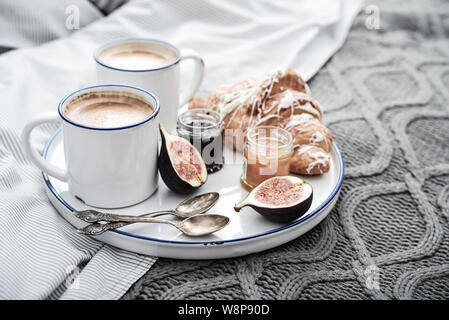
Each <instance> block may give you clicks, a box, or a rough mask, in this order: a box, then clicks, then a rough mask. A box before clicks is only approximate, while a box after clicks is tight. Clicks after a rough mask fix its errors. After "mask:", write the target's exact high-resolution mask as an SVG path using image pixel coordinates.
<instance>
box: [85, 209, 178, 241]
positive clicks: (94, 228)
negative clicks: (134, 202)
mask: <svg viewBox="0 0 449 320" xmlns="http://www.w3.org/2000/svg"><path fill="white" fill-rule="evenodd" d="M170 213H171V211H157V212H153V213H148V214H142V215H140V216H139V217H149V218H151V217H158V216H163V215H166V214H170ZM129 224H132V222H123V221H119V222H108V223H99V222H95V223H92V224H89V225H88V226H85V227H84V228H81V229H77V231H78V232H80V233H83V234H87V235H91V236H97V235H100V234H102V233H104V232H106V231H108V230H112V229H118V228H121V227H124V226H127V225H129Z"/></svg>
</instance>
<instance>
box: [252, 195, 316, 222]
mask: <svg viewBox="0 0 449 320" xmlns="http://www.w3.org/2000/svg"><path fill="white" fill-rule="evenodd" d="M312 200H313V191H312V192H311V193H310V196H309V197H308V198H307V199H305V200H304V201H302V202H300V203H297V204H294V205H293V206H291V207H284V208H269V207H258V206H255V205H252V204H247V206H248V207H251V208H253V209H254V210H256V211H257V212H258V213H259V214H261V215H262V216H264V217H265V218H267V219H268V220H270V221H273V222H279V223H286V222H290V221H293V220H296V219H298V218H299V217H301V216H302V215H303V214H304V213H306V212H307V210H309V209H310V206H311V205H312Z"/></svg>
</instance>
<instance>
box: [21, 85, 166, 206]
mask: <svg viewBox="0 0 449 320" xmlns="http://www.w3.org/2000/svg"><path fill="white" fill-rule="evenodd" d="M102 91H108V92H111V91H112V92H114V93H116V92H117V93H118V94H125V95H126V94H131V95H133V96H138V97H139V98H140V99H142V100H143V101H145V102H147V103H149V104H150V105H151V106H152V107H153V113H152V114H151V115H150V116H149V117H148V118H146V119H144V120H143V121H141V122H138V123H136V124H132V125H127V126H123V127H113V128H96V127H89V126H86V125H83V124H79V123H76V122H74V121H72V120H71V119H69V118H68V117H67V116H66V115H65V114H64V111H65V109H66V107H67V105H68V104H69V103H70V102H71V101H73V100H74V99H77V98H78V97H80V96H81V95H83V94H89V93H91V92H102ZM159 109H160V107H159V101H158V99H157V98H156V96H155V95H153V94H152V93H150V92H149V91H147V90H144V89H141V88H136V87H131V86H126V85H99V86H93V87H88V88H84V89H80V90H78V91H75V92H73V93H71V94H69V95H67V96H66V97H65V98H64V99H62V100H61V102H60V103H59V106H58V114H57V115H55V114H43V115H40V116H38V117H37V118H36V119H34V120H33V121H31V122H30V123H28V124H27V125H26V126H25V128H24V129H23V131H22V142H23V145H24V147H25V150H26V151H27V153H28V154H29V155H30V158H31V160H32V161H33V162H34V164H35V165H36V166H37V167H39V168H40V169H41V170H42V171H44V172H45V173H47V174H48V175H50V176H53V177H55V178H56V179H59V180H61V181H66V182H68V185H69V191H70V193H71V194H72V195H73V196H75V197H77V198H79V199H80V200H82V201H83V202H85V203H86V204H88V205H91V206H95V207H101V208H120V207H125V206H130V205H133V204H136V203H139V202H141V201H143V200H145V199H146V198H148V197H149V196H150V195H152V194H153V192H154V191H155V190H156V189H157V183H158V171H157V157H158V122H159V121H158V119H157V118H158V114H159ZM55 121H56V122H61V123H62V134H63V143H64V155H65V161H66V168H59V167H57V166H55V165H53V164H51V163H49V162H48V161H47V160H45V159H43V158H42V157H41V155H40V154H39V153H38V151H37V150H36V149H35V148H33V147H32V146H31V142H30V136H31V133H32V131H33V129H34V128H35V127H37V126H38V125H40V124H43V123H47V122H55Z"/></svg>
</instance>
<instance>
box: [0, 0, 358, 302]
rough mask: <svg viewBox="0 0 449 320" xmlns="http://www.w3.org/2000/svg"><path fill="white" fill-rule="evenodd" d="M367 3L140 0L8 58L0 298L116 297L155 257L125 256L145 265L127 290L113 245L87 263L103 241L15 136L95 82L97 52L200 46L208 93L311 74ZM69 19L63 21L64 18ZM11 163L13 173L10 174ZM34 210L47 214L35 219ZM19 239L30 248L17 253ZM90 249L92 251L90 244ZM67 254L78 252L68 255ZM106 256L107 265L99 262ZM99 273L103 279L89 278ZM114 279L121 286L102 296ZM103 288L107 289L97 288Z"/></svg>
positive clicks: (2, 119) (0, 130) (1, 116)
mask: <svg viewBox="0 0 449 320" xmlns="http://www.w3.org/2000/svg"><path fill="white" fill-rule="evenodd" d="M361 3H362V1H361V0H300V1H298V0H285V1H272V0H260V1H238V0H232V1H231V0H229V1H206V0H196V1H181V0H169V1H162V0H155V1H144V0H135V1H131V2H130V3H128V4H126V5H124V6H123V7H121V8H119V9H118V10H117V11H115V12H114V13H112V14H111V15H109V16H108V17H105V18H102V19H99V20H97V21H96V22H93V23H91V24H89V25H87V26H86V27H84V28H82V29H80V30H78V31H76V32H73V33H71V34H70V35H68V36H66V37H64V38H61V39H58V40H54V41H51V42H48V43H45V44H43V45H40V46H36V47H28V48H23V49H18V50H13V51H10V52H7V53H5V54H2V55H0V189H2V191H4V190H6V192H0V220H1V221H0V222H1V223H0V235H2V234H8V236H7V237H6V236H5V237H2V238H1V242H2V245H1V246H0V278H1V279H7V280H8V281H5V282H2V284H1V285H0V297H1V298H21V297H27V298H45V297H48V296H51V292H53V291H55V290H62V291H64V290H66V289H67V290H66V292H65V293H62V292H61V293H60V294H59V295H61V294H63V296H64V297H69V298H80V297H88V298H91V299H95V298H105V297H107V298H118V297H120V295H121V294H123V293H124V292H125V291H126V289H127V288H128V287H129V286H130V284H131V283H132V282H133V281H135V280H136V279H138V277H139V276H141V275H142V274H143V272H145V271H146V270H148V269H149V268H150V267H151V265H152V262H153V261H154V260H151V259H148V260H145V258H141V257H139V256H138V255H135V256H132V257H124V258H123V259H125V260H126V259H129V260H127V261H128V264H129V261H134V262H135V261H141V262H142V263H139V265H140V268H136V270H134V271H130V270H121V272H122V274H123V273H124V272H125V271H126V272H128V273H127V276H123V277H122V278H121V279H122V280H121V281H122V282H123V285H121V286H120V285H117V283H116V281H117V275H121V273H120V272H118V273H116V274H115V277H114V278H112V279H111V278H110V274H111V270H110V269H108V272H105V271H104V270H103V269H104V268H102V265H104V264H105V261H107V259H108V257H109V258H110V259H115V258H114V254H113V252H114V250H115V249H114V248H110V247H107V250H106V249H103V250H102V251H101V257H102V258H101V259H100V258H98V259H92V260H91V261H90V262H87V261H89V260H90V259H91V258H92V257H96V254H97V252H99V250H101V249H100V248H101V246H98V245H96V244H95V243H94V242H92V241H93V240H90V239H89V240H87V239H84V238H81V237H82V236H80V235H76V233H75V231H74V230H73V229H72V228H71V227H70V226H69V225H68V224H67V223H66V222H65V221H64V220H63V219H61V218H60V217H59V216H58V215H57V212H56V211H55V209H54V208H53V207H52V206H51V204H50V203H49V201H48V200H46V197H45V194H44V190H43V187H41V186H40V184H39V183H38V182H39V179H40V176H39V171H38V169H36V168H34V167H33V166H32V165H31V164H30V163H29V162H28V161H26V159H25V160H24V156H23V153H21V151H20V150H19V149H20V147H19V146H18V139H17V137H18V135H19V133H20V130H21V129H22V128H23V126H24V125H25V123H27V122H28V121H29V120H30V119H31V118H33V117H34V116H35V115H36V114H37V113H41V112H44V111H51V112H55V113H56V108H57V104H58V102H59V100H60V99H61V98H62V97H63V96H65V95H66V94H68V93H70V92H72V91H74V90H76V89H79V88H81V87H84V86H87V85H91V84H96V83H97V81H96V78H95V64H94V61H93V58H92V52H93V51H94V49H95V48H96V47H97V46H98V45H99V44H101V43H102V42H104V41H107V40H111V39H114V38H118V37H150V38H158V39H163V40H166V41H169V42H171V43H173V44H175V45H176V46H178V47H180V48H184V47H189V48H192V49H194V50H196V51H197V52H198V53H199V54H200V55H201V56H202V57H203V58H204V61H205V65H206V73H205V78H204V83H203V85H202V88H201V90H205V91H209V90H212V89H213V88H214V87H216V86H218V85H222V84H225V83H230V82H233V81H235V80H238V79H239V78H244V77H247V76H257V75H263V74H265V73H267V72H270V71H272V70H273V69H276V68H278V67H287V66H288V67H291V68H293V69H295V70H297V71H298V72H299V73H300V74H302V76H303V77H304V78H305V79H310V78H311V77H312V76H313V75H314V74H315V73H316V72H318V70H319V69H320V68H321V67H322V66H323V64H324V63H325V62H326V61H327V60H328V59H329V58H330V57H331V56H332V54H334V53H335V51H336V50H338V48H339V47H340V46H341V45H342V44H343V42H344V39H345V37H346V35H347V32H348V30H349V28H350V26H351V23H352V20H353V18H354V17H355V15H356V14H357V12H358V11H359V9H360V6H361ZM58 19H61V17H59V18H58ZM64 20H65V17H64V19H62V22H61V23H63V21H64ZM0 33H2V31H0ZM182 71H183V72H184V74H183V76H182V82H185V81H188V79H189V74H188V72H189V66H188V65H186V66H183V67H182ZM36 136H37V142H38V145H39V146H42V144H43V143H44V142H45V140H46V139H47V138H48V132H46V131H38V132H36ZM5 163H6V164H7V166H8V167H7V170H2V165H3V166H5ZM3 168H5V167H3ZM30 181H31V182H32V183H31V182H30ZM2 183H3V184H2ZM24 192H26V193H27V194H26V195H25V194H23V193H24ZM36 206H37V207H38V208H39V210H38V212H39V214H40V217H39V219H36V217H35V216H33V214H34V213H33V212H35V209H36ZM18 215H20V216H23V217H27V216H33V217H34V218H33V219H26V218H23V219H21V221H20V223H23V224H24V225H25V226H26V227H27V230H35V228H39V227H42V225H45V226H46V227H45V228H46V229H45V230H46V232H47V234H52V235H53V236H52V238H51V239H52V241H55V242H58V243H60V245H58V246H54V247H52V246H48V245H47V246H44V244H45V243H44V242H45V241H44V240H45V239H46V238H45V237H37V238H36V237H30V236H29V235H26V234H22V233H20V232H16V233H11V232H9V231H10V230H21V229H20V228H19V229H18V228H17V226H16V225H14V224H15V223H17V219H15V217H16V216H18ZM27 224H28V225H27ZM61 226H63V227H61ZM61 230H64V231H63V232H62V231H61ZM48 239H50V237H49V238H48ZM19 243H20V248H21V250H22V251H19V252H18V251H17V246H18V244H19ZM87 247H88V248H89V250H87V249H86V250H83V249H82V248H87ZM58 250H61V251H60V253H61V254H58ZM63 250H65V252H70V250H73V252H78V254H77V255H73V256H68V255H67V254H64V252H63ZM67 250H69V251H67ZM12 252H14V253H15V254H12ZM31 257H32V258H31ZM48 257H51V259H53V261H54V262H52V260H51V259H50V260H49V258H48ZM133 259H134V260H133ZM24 261H25V263H24ZM98 261H101V262H102V263H100V264H98V265H97V266H96V265H95V264H96V263H98ZM86 262H87V266H88V268H87V266H86V267H85V268H84V269H83V270H81V272H80V274H79V275H78V277H80V278H81V279H83V283H84V285H83V287H82V288H81V289H80V288H78V289H74V288H72V287H69V288H63V289H61V286H62V282H64V281H66V279H67V277H68V276H69V275H67V268H66V266H67V265H77V264H79V265H81V264H85V263H86ZM50 265H51V272H49V271H48V269H49V268H50ZM25 266H26V267H25ZM142 266H143V267H142ZM111 268H112V269H113V268H115V269H117V270H118V269H120V265H118V264H111ZM85 270H87V271H86V272H85V273H86V274H83V272H84V271H85ZM113 271H114V270H112V274H113ZM119 271H120V270H119ZM87 272H88V273H87ZM70 276H73V275H70ZM94 277H97V278H98V279H102V281H101V282H98V281H91V280H92V279H94ZM75 279H76V277H75ZM111 283H113V284H114V291H113V292H112V293H111V294H109V295H104V291H105V288H106V289H107V288H110V286H111ZM14 284H16V287H15V288H13V286H14ZM99 285H100V286H104V287H103V288H98V286H99ZM18 286H20V287H18ZM108 286H109V287H108ZM100 289H101V290H100ZM74 290H78V291H74ZM108 290H109V289H108ZM100 293H101V294H100Z"/></svg>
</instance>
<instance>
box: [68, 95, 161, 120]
mask: <svg viewBox="0 0 449 320" xmlns="http://www.w3.org/2000/svg"><path fill="white" fill-rule="evenodd" d="M153 111H154V108H153V106H151V105H150V104H149V103H147V102H145V101H143V100H141V99H140V98H138V97H133V96H126V95H118V94H110V95H108V94H105V93H103V92H102V93H101V94H87V95H86V96H85V97H83V96H80V97H78V98H77V99H76V100H74V101H72V102H70V103H69V104H68V105H67V107H66V109H65V111H64V114H65V116H66V117H67V118H69V119H70V120H72V121H73V122H76V123H78V124H82V125H85V126H89V127H95V128H117V127H123V126H129V125H132V124H136V123H139V122H141V121H143V120H145V119H147V118H148V117H149V116H151V114H152V113H153Z"/></svg>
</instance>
